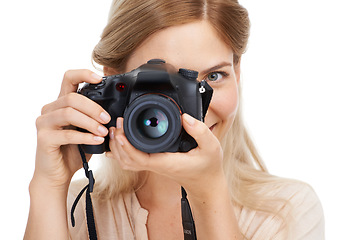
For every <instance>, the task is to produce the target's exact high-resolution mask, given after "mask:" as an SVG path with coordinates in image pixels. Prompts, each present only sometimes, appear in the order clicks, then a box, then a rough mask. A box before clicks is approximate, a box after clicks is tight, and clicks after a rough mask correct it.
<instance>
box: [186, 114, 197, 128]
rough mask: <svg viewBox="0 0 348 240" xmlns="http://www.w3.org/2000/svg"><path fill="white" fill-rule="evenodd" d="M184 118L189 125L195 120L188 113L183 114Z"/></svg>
mask: <svg viewBox="0 0 348 240" xmlns="http://www.w3.org/2000/svg"><path fill="white" fill-rule="evenodd" d="M184 120H185V122H187V123H188V124H189V125H191V126H193V125H194V124H195V122H196V120H195V119H194V118H193V117H191V116H190V115H188V114H185V115H184Z"/></svg>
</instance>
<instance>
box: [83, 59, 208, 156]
mask: <svg viewBox="0 0 348 240" xmlns="http://www.w3.org/2000/svg"><path fill="white" fill-rule="evenodd" d="M197 77H198V72H196V71H193V70H188V69H184V68H181V69H179V71H177V70H176V69H175V68H174V67H173V66H172V65H170V64H168V63H166V62H165V61H164V60H161V59H152V60H150V61H148V62H147V63H146V64H143V65H141V66H140V67H139V68H137V69H134V70H132V71H131V72H127V73H124V74H118V75H113V76H107V77H103V79H102V81H101V82H100V83H98V84H89V83H86V84H85V85H84V86H83V87H82V88H81V89H79V90H78V92H79V93H80V94H82V95H84V96H86V97H88V98H90V99H91V100H93V101H95V102H96V103H98V104H99V105H101V106H102V107H103V108H104V109H105V110H106V111H107V112H108V113H109V114H110V116H111V121H110V122H109V123H108V124H106V125H105V127H107V128H110V127H112V126H115V125H116V119H117V117H123V118H124V122H123V128H124V132H125V135H126V137H127V139H128V141H129V142H130V143H131V144H132V145H133V146H134V147H135V148H137V149H139V150H141V151H143V152H147V153H156V152H187V151H189V150H191V149H193V148H195V147H196V146H197V143H196V141H195V140H194V139H193V138H192V137H191V136H190V135H189V134H188V133H187V132H186V131H185V130H184V129H183V127H182V121H181V115H182V114H183V113H187V114H189V115H191V116H192V117H194V118H196V119H198V120H200V121H204V116H205V114H206V112H207V109H208V106H209V103H210V100H211V97H212V95H213V90H212V88H211V87H210V86H209V84H208V83H206V82H205V81H201V82H198V81H197ZM81 131H86V130H82V129H81ZM82 149H83V150H84V151H85V153H90V154H100V153H103V152H105V151H109V150H110V149H109V138H108V137H106V138H105V141H104V143H102V144H100V145H82Z"/></svg>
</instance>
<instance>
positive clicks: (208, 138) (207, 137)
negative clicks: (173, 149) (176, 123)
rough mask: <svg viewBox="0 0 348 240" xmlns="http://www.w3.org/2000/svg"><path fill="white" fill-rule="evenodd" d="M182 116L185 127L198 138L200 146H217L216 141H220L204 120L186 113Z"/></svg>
mask: <svg viewBox="0 0 348 240" xmlns="http://www.w3.org/2000/svg"><path fill="white" fill-rule="evenodd" d="M182 118H183V127H184V129H185V130H186V132H187V133H188V134H189V135H190V136H192V137H193V138H194V139H195V140H196V142H197V144H198V147H199V148H201V149H208V148H211V147H212V146H215V145H216V144H215V143H218V140H217V139H216V137H215V136H214V134H213V133H212V132H211V131H210V130H209V128H208V127H207V126H206V125H205V124H204V123H203V122H202V121H199V120H197V119H195V118H193V117H192V116H190V115H188V114H186V113H184V114H183V115H182ZM212 140H213V141H212ZM217 145H219V144H217Z"/></svg>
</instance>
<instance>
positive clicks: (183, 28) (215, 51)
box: [126, 21, 233, 71]
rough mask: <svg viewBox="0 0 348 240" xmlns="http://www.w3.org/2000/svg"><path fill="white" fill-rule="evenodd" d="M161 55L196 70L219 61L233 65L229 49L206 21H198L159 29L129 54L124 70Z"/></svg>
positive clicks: (169, 60)
mask: <svg viewBox="0 0 348 240" xmlns="http://www.w3.org/2000/svg"><path fill="white" fill-rule="evenodd" d="M154 58H160V59H163V60H165V61H166V62H167V63H170V64H172V65H174V66H175V67H176V68H188V69H193V70H197V71H203V70H204V69H207V68H210V67H212V66H215V65H217V64H219V63H221V62H230V63H231V64H233V52H232V49H231V48H230V47H229V46H228V45H227V44H225V42H224V41H222V39H221V38H220V37H219V35H218V33H217V32H216V30H215V29H214V28H213V27H212V26H211V25H210V24H209V23H208V22H206V21H197V22H192V23H188V24H183V25H179V26H175V27H169V28H167V29H164V30H161V31H158V32H156V33H154V34H153V35H151V36H150V37H149V38H148V39H146V40H145V41H144V42H143V43H142V44H141V45H140V47H138V48H137V49H136V50H135V51H134V53H133V54H132V55H131V56H130V58H129V60H128V62H127V69H126V70H127V71H130V70H132V69H134V68H137V67H138V66H140V65H142V64H144V63H145V62H147V61H148V60H150V59H154Z"/></svg>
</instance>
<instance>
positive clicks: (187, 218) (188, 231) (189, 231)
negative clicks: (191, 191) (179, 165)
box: [71, 145, 197, 240]
mask: <svg viewBox="0 0 348 240" xmlns="http://www.w3.org/2000/svg"><path fill="white" fill-rule="evenodd" d="M78 148H79V151H80V155H81V159H82V162H83V168H84V170H85V175H86V177H87V178H88V180H89V183H88V184H87V185H86V186H85V187H84V188H83V189H82V190H81V192H80V193H79V194H78V195H77V197H76V199H75V201H74V203H73V205H72V207H71V224H72V226H73V227H75V218H74V212H75V209H76V206H77V204H78V202H79V200H80V199H81V197H82V195H83V193H84V192H85V191H86V216H87V227H88V234H89V239H90V240H97V239H98V237H97V231H96V228H95V222H94V214H93V205H92V199H91V194H90V193H91V192H93V186H94V183H95V180H94V177H93V172H92V170H88V169H89V166H88V163H87V160H86V155H85V153H84V152H83V150H82V148H81V146H80V145H78ZM181 196H182V197H181V217H182V226H183V230H184V240H197V236H196V227H195V222H194V220H193V216H192V211H191V207H190V203H189V201H188V199H187V193H186V191H185V189H184V188H183V187H181Z"/></svg>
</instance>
